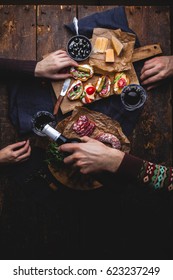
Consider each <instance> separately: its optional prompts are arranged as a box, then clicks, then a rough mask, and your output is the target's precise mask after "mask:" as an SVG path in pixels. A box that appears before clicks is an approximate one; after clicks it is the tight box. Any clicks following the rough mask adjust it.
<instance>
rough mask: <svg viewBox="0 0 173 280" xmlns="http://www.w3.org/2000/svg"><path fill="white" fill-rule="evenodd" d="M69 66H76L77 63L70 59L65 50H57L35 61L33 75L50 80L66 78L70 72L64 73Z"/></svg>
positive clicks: (69, 75)
mask: <svg viewBox="0 0 173 280" xmlns="http://www.w3.org/2000/svg"><path fill="white" fill-rule="evenodd" d="M71 66H78V63H77V62H75V61H74V60H73V59H71V58H70V57H69V56H68V55H67V53H66V51H63V50H58V51H55V52H53V53H50V54H49V55H47V56H46V57H45V58H44V59H43V60H41V61H39V62H38V63H37V65H36V67H35V77H44V78H49V79H52V80H59V79H66V78H69V77H71V74H69V73H65V72H67V70H68V68H69V67H71ZM68 71H69V70H68Z"/></svg>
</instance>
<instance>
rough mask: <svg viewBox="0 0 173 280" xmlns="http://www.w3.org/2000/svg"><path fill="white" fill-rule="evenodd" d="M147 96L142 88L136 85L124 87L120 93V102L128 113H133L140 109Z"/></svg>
mask: <svg viewBox="0 0 173 280" xmlns="http://www.w3.org/2000/svg"><path fill="white" fill-rule="evenodd" d="M146 98H147V94H146V91H145V90H144V88H143V87H141V86H140V85H137V84H130V85H128V86H125V87H124V88H123V90H122V93H121V101H122V103H123V105H124V107H125V109H126V110H128V111H134V110H136V109H138V108H140V107H142V106H143V105H144V103H145V101H146Z"/></svg>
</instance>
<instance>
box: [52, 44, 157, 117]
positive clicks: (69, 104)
mask: <svg viewBox="0 0 173 280" xmlns="http://www.w3.org/2000/svg"><path fill="white" fill-rule="evenodd" d="M161 53H162V50H161V47H160V45H159V44H154V45H147V46H144V47H140V48H136V49H134V52H133V56H132V62H136V61H140V60H143V59H146V58H149V57H152V56H155V55H158V54H161ZM85 63H87V62H85ZM125 72H126V73H127V75H128V76H129V77H130V83H131V84H133V83H134V84H139V80H138V77H137V75H136V71H135V69H134V66H133V64H131V69H130V70H127V71H125ZM100 74H105V73H104V71H100V70H95V74H94V76H93V77H92V78H91V79H89V80H88V81H86V82H85V83H84V86H85V84H88V83H92V84H96V82H97V79H98V77H99V75H100ZM109 76H110V78H111V80H112V81H113V78H114V73H109ZM73 82H74V79H72V80H71V83H73ZM63 83H64V80H61V81H54V82H52V87H53V89H54V92H55V95H56V97H57V98H58V96H59V94H60V92H61V89H62V85H63ZM112 94H114V93H113V85H111V95H112ZM99 99H100V97H99V96H98V95H97V97H96V99H95V101H97V100H99ZM95 101H94V102H95ZM76 106H83V103H82V102H81V101H80V100H73V101H70V100H69V99H68V98H67V96H65V97H64V99H63V101H62V103H61V106H60V108H61V111H62V113H63V114H65V113H68V112H70V111H73V110H74V108H75V107H76Z"/></svg>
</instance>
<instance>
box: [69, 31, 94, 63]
mask: <svg viewBox="0 0 173 280" xmlns="http://www.w3.org/2000/svg"><path fill="white" fill-rule="evenodd" d="M91 51H92V45H91V42H90V40H89V39H88V38H87V37H86V36H84V35H75V36H73V37H71V38H70V40H69V41H68V43H67V53H68V55H69V56H70V57H71V58H72V59H74V60H76V61H83V60H86V59H87V58H88V57H89V56H90V54H91Z"/></svg>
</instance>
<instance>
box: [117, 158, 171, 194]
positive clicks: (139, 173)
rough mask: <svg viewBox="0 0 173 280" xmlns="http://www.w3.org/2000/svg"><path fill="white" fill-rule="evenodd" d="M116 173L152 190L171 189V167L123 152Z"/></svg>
mask: <svg viewBox="0 0 173 280" xmlns="http://www.w3.org/2000/svg"><path fill="white" fill-rule="evenodd" d="M117 173H118V175H120V176H126V177H127V178H128V179H129V180H133V181H137V182H139V183H142V184H144V185H148V186H149V187H150V188H153V189H154V190H159V189H162V188H164V189H166V190H168V191H171V190H173V167H166V166H163V165H159V164H154V163H151V162H148V161H145V160H142V159H139V158H137V157H134V156H132V155H129V154H125V156H124V158H123V160H122V163H121V165H120V167H119V169H118V171H117Z"/></svg>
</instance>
